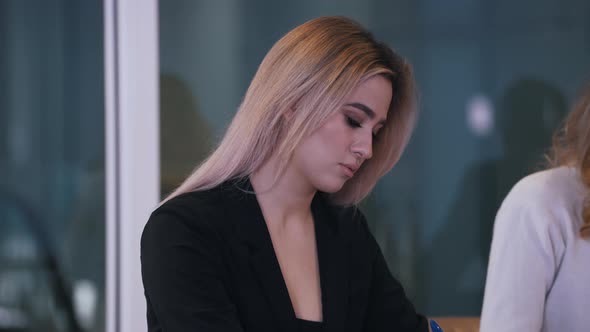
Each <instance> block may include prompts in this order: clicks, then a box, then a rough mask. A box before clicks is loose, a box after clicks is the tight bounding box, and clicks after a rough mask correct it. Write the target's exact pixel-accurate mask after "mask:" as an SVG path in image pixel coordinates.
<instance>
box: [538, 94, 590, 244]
mask: <svg viewBox="0 0 590 332" xmlns="http://www.w3.org/2000/svg"><path fill="white" fill-rule="evenodd" d="M548 157H549V162H550V165H551V166H552V167H558V166H571V167H575V168H576V169H578V170H579V173H580V175H581V180H582V183H583V184H584V185H585V186H586V188H588V193H587V194H586V197H585V199H584V206H583V210H582V218H583V219H584V224H583V225H582V227H581V228H580V235H581V236H582V237H584V238H590V85H589V86H588V87H587V88H586V90H585V93H584V94H582V97H581V98H580V99H579V101H578V103H577V104H576V105H575V107H574V109H573V110H572V111H571V113H570V114H569V115H568V116H567V117H566V118H565V121H564V123H563V125H562V127H561V128H560V129H559V130H558V131H557V132H556V133H555V135H554V137H553V146H552V148H551V151H550V153H549V156H548Z"/></svg>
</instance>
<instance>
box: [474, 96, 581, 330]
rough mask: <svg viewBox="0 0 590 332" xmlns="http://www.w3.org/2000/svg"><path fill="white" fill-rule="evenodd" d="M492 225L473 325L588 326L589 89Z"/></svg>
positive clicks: (519, 327)
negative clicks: (542, 163)
mask: <svg viewBox="0 0 590 332" xmlns="http://www.w3.org/2000/svg"><path fill="white" fill-rule="evenodd" d="M549 161H550V165H551V167H550V168H549V169H547V170H544V171H541V172H538V173H535V174H532V175H529V176H527V177H525V178H524V179H522V180H521V181H520V182H518V183H517V184H516V185H515V186H514V188H513V189H512V190H511V192H510V193H509V194H508V196H507V197H506V199H505V200H504V202H503V203H502V206H501V207H500V210H499V211H498V214H497V216H496V221H495V224H494V234H493V240H492V248H491V252H490V260H489V266H488V272H487V279H486V287H485V295H484V302H483V308H482V314H481V325H480V332H510V331H519V332H523V331H531V332H532V331H535V332H536V331H542V332H565V331H566V332H570V331H571V332H575V331H590V311H589V309H590V284H589V282H590V89H588V90H586V93H585V95H583V97H582V98H581V99H580V102H579V103H578V105H577V106H576V107H575V108H574V110H573V111H572V112H571V113H570V114H569V116H568V117H567V118H566V120H565V122H564V125H563V127H562V128H561V129H560V130H559V131H558V132H557V133H556V135H555V137H554V143H553V147H552V150H551V153H550V154H549Z"/></svg>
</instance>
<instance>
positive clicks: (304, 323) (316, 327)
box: [297, 318, 324, 332]
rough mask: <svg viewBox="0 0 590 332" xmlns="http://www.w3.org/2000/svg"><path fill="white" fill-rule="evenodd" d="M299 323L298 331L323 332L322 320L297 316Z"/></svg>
mask: <svg viewBox="0 0 590 332" xmlns="http://www.w3.org/2000/svg"><path fill="white" fill-rule="evenodd" d="M297 322H298V323H299V332H323V331H324V330H323V328H322V327H323V326H324V324H323V323H322V322H313V321H309V320H305V319H299V318H297Z"/></svg>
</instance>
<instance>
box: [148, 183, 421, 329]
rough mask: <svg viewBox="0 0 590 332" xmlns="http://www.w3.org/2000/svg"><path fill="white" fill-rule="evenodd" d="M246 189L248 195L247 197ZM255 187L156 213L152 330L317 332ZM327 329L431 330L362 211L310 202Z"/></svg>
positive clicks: (183, 198) (202, 196)
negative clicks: (289, 280) (300, 308)
mask: <svg viewBox="0 0 590 332" xmlns="http://www.w3.org/2000/svg"><path fill="white" fill-rule="evenodd" d="M242 188H245V190H244V189H242ZM251 191H252V186H251V185H250V183H249V182H248V181H247V180H246V181H245V182H242V183H238V182H227V183H225V184H223V185H221V186H219V187H217V188H214V189H211V190H207V191H200V192H192V193H187V194H183V195H180V196H178V197H175V198H173V199H171V200H170V201H168V202H166V203H165V204H163V205H162V206H160V207H159V208H158V209H157V210H156V211H154V212H153V213H152V215H151V217H150V219H149V221H148V222H147V224H146V226H145V229H144V231H143V235H142V239H141V264H142V276H143V284H144V289H145V296H146V300H147V321H148V328H149V331H165V332H176V331H178V332H180V331H182V332H185V331H203V332H205V331H207V332H209V331H224V332H233V331H245V332H265V331H269V332H270V331H286V332H289V331H290V332H297V331H306V329H307V331H311V326H306V327H302V326H301V325H302V324H306V323H305V322H301V320H298V319H297V318H296V317H295V312H294V310H293V307H292V305H291V301H290V298H289V293H288V291H287V286H286V285H285V281H284V279H283V276H282V274H281V270H280V267H279V263H278V261H277V258H276V256H275V252H274V249H273V246H272V241H271V238H270V235H269V233H268V229H267V227H266V223H265V221H264V217H263V215H262V211H261V210H260V206H259V205H258V201H257V200H256V196H255V195H254V194H253V193H251ZM312 212H313V216H314V222H315V231H316V241H317V251H318V264H319V270H320V271H319V273H320V285H321V296H322V309H323V315H322V316H323V322H322V323H321V324H315V325H314V324H313V322H308V323H311V324H306V325H314V326H313V328H316V330H317V329H321V331H338V332H341V331H351V332H352V331H388V332H392V331H428V327H427V321H426V319H425V318H424V317H423V316H421V315H418V314H417V313H416V312H415V310H414V307H413V306H412V304H411V303H410V302H409V301H408V299H407V298H406V295H405V293H404V291H403V289H402V286H401V285H400V283H399V282H398V281H397V280H396V279H395V278H393V277H392V275H391V273H390V272H389V270H388V268H387V265H386V263H385V259H384V258H383V255H382V253H381V250H380V249H379V247H378V245H377V242H376V241H375V239H374V238H373V236H372V235H371V233H370V231H369V229H368V227H367V224H366V221H365V219H364V217H363V215H362V214H361V213H360V211H359V210H358V209H356V208H346V209H345V208H341V207H336V206H333V205H331V204H330V203H328V201H327V200H326V199H325V198H324V196H323V195H322V194H321V193H318V194H317V195H316V197H315V198H314V200H313V202H312Z"/></svg>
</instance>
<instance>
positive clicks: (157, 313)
mask: <svg viewBox="0 0 590 332" xmlns="http://www.w3.org/2000/svg"><path fill="white" fill-rule="evenodd" d="M415 117H416V109H415V94H414V79H413V76H412V71H411V68H410V65H408V64H407V63H406V62H405V61H404V60H403V59H402V58H401V57H400V56H398V55H397V54H395V53H394V52H393V51H392V50H391V49H390V48H389V47H387V46H385V45H384V44H382V43H379V42H377V41H376V40H375V39H374V38H373V37H372V35H371V34H370V33H369V32H367V31H366V30H365V29H363V28H362V27H361V26H360V25H359V24H357V23H355V22H354V21H352V20H350V19H347V18H343V17H321V18H318V19H314V20H311V21H309V22H307V23H305V24H303V25H301V26H299V27H297V28H295V29H294V30H292V31H291V32H289V33H288V34H287V35H285V36H284V37H283V38H282V39H280V40H279V41H278V42H277V43H276V44H275V45H274V46H273V47H272V49H271V50H270V51H269V53H268V54H267V55H266V57H265V58H264V60H263V61H262V64H261V65H260V67H259V68H258V71H257V73H256V75H255V76H254V79H253V80H252V82H251V85H250V87H249V89H248V91H247V92H246V95H245V97H244V100H243V102H242V104H241V106H240V108H239V111H238V112H237V114H236V116H235V118H234V119H233V121H232V123H231V125H230V127H229V128H228V130H227V133H226V134H225V136H224V138H223V140H222V141H221V143H220V145H219V146H218V148H217V149H216V150H215V151H214V152H213V153H212V154H211V155H210V156H209V158H208V159H206V160H205V162H204V163H203V164H201V165H200V166H199V167H198V168H197V169H196V171H195V172H194V173H193V174H191V175H190V176H189V177H188V178H187V179H186V181H185V182H184V183H182V184H181V185H180V187H178V189H176V190H175V191H174V192H173V193H172V194H171V195H170V196H169V197H167V198H166V199H165V200H164V202H163V203H162V204H161V205H160V206H159V207H158V208H157V209H156V211H154V212H153V214H152V215H151V217H150V219H149V221H148V223H147V225H146V227H145V229H144V232H143V237H142V248H141V255H142V257H141V261H142V273H143V282H144V288H145V295H146V299H147V304H148V314H147V315H148V326H149V330H150V331H167V332H169V331H253V332H263V331H316V330H317V331H319V330H321V331H338V332H340V331H427V330H428V326H427V325H428V324H427V321H426V319H425V318H424V317H423V316H421V315H418V314H417V313H416V312H415V310H414V307H413V306H412V304H411V303H410V301H408V299H407V298H406V295H405V294H404V291H403V289H402V286H401V285H400V283H399V282H398V281H397V280H395V279H394V278H393V277H392V275H391V273H390V272H389V270H388V268H387V265H386V262H385V260H384V258H383V255H382V254H381V251H380V250H379V247H378V245H377V243H376V241H375V239H374V238H373V236H372V235H371V233H370V232H369V229H368V228H367V224H366V221H365V219H364V217H363V215H362V214H361V213H360V211H359V210H357V209H356V208H355V207H354V205H355V204H356V203H358V202H359V201H361V200H362V199H363V198H364V197H365V196H366V195H367V194H368V193H369V192H370V191H371V189H372V188H373V187H374V185H375V183H376V182H377V180H378V179H379V178H380V177H381V176H383V175H384V174H385V173H386V172H388V171H389V170H390V169H391V168H392V167H393V166H394V165H395V163H396V162H397V161H398V159H399V158H400V155H401V154H402V151H403V149H404V147H405V146H406V143H407V142H408V139H409V137H410V133H411V131H412V129H413V125H414V121H415Z"/></svg>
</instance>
